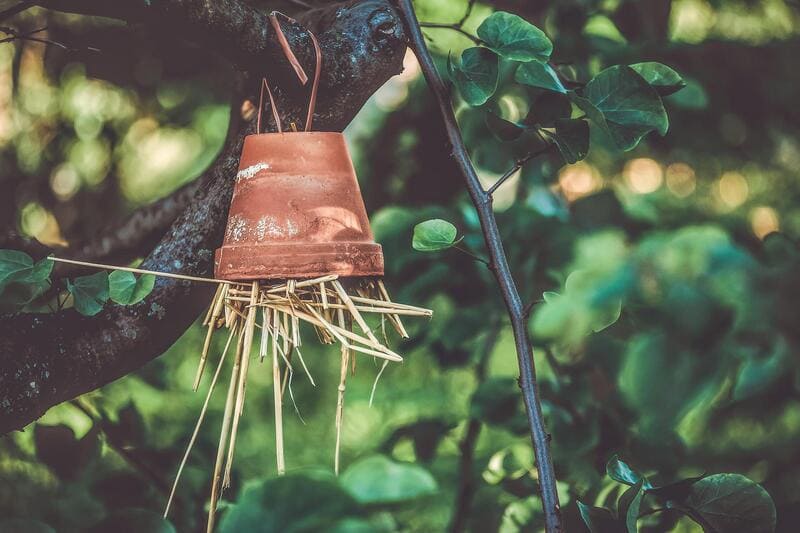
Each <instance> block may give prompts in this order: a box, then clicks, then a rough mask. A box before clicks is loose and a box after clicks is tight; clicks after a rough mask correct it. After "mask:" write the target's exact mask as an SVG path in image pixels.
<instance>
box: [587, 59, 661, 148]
mask: <svg viewBox="0 0 800 533" xmlns="http://www.w3.org/2000/svg"><path fill="white" fill-rule="evenodd" d="M583 96H584V97H585V98H582V97H577V98H574V97H573V102H574V103H575V104H576V105H577V106H578V107H580V108H581V109H582V110H583V111H584V112H585V113H586V114H587V116H588V117H589V118H590V119H591V120H592V121H593V122H595V123H596V124H597V125H598V126H600V127H601V128H602V129H604V130H605V131H607V132H608V133H609V135H610V136H611V138H612V140H613V141H614V143H615V144H616V145H617V146H618V147H619V148H621V149H623V150H626V151H627V150H631V149H633V148H635V147H636V145H638V144H639V142H640V141H641V140H642V137H644V136H645V135H647V134H648V133H649V132H651V131H657V132H658V133H659V134H661V135H665V134H666V133H667V130H668V129H669V119H668V118H667V112H666V111H665V110H664V104H663V103H662V102H661V98H660V97H659V96H658V93H657V92H656V91H655V89H653V88H652V87H650V85H649V84H648V83H647V82H646V81H645V80H644V78H642V77H641V76H639V75H638V74H637V73H636V72H635V71H634V70H633V69H631V68H630V67H628V66H625V65H616V66H613V67H610V68H607V69H605V70H603V71H602V72H600V73H599V74H598V75H597V76H595V77H594V78H592V80H591V81H589V83H588V84H586V87H585V88H584V90H583ZM587 103H588V104H591V105H587ZM598 113H599V114H601V115H602V119H601V118H600V117H599V116H598Z"/></svg>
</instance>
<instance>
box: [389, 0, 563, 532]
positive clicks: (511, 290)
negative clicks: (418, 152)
mask: <svg viewBox="0 0 800 533" xmlns="http://www.w3.org/2000/svg"><path fill="white" fill-rule="evenodd" d="M398 3H399V6H400V10H401V13H402V15H403V17H404V18H405V21H406V25H407V35H409V36H410V40H411V47H412V48H413V50H414V52H415V54H416V56H417V59H418V60H419V64H420V67H421V69H422V73H423V74H424V76H425V80H426V81H427V82H428V86H429V88H430V89H431V91H432V93H433V95H434V96H435V97H436V100H437V103H438V105H439V110H440V112H441V114H442V119H443V121H444V125H445V129H446V131H447V136H448V139H449V141H450V145H451V147H452V149H453V156H454V158H455V160H456V163H457V165H458V167H459V169H460V171H461V174H462V175H463V176H464V180H465V182H466V187H467V191H468V192H469V195H470V199H471V200H472V203H473V204H474V206H475V209H476V211H477V213H478V219H479V221H480V224H481V230H482V231H483V238H484V241H485V242H486V248H487V250H488V252H489V258H490V261H491V267H490V268H491V269H492V271H493V273H494V275H495V279H496V280H497V284H498V286H499V288H500V292H501V293H502V296H503V300H504V302H505V305H506V309H507V312H508V315H509V318H510V319H511V328H512V330H513V332H514V341H515V345H516V351H517V362H518V365H519V371H520V382H519V383H520V388H521V389H522V396H523V401H524V403H525V410H526V412H527V416H528V424H529V426H530V432H531V433H530V436H531V442H532V444H533V451H534V455H535V459H536V468H537V472H538V479H539V491H540V494H541V498H542V509H543V511H544V522H545V524H544V525H545V531H546V532H547V533H560V532H562V531H563V526H562V521H561V507H560V505H559V503H558V492H557V491H556V478H555V472H554V469H553V460H552V458H551V455H550V446H549V441H550V435H549V434H548V433H547V430H546V429H545V426H544V417H543V415H542V408H541V402H540V399H539V387H538V384H537V382H536V375H535V371H534V366H533V347H532V346H531V341H530V338H529V337H528V331H527V321H526V320H525V318H524V316H523V304H522V300H521V299H520V296H519V291H518V290H517V287H516V284H515V282H514V279H513V277H512V275H511V270H510V268H509V265H508V260H507V258H506V254H505V250H504V249H503V242H502V240H501V238H500V229H499V228H498V226H497V220H496V218H495V215H494V211H493V209H492V200H491V196H490V195H488V194H487V192H486V191H484V190H483V187H482V186H481V182H480V180H479V179H478V175H477V173H476V172H475V168H474V167H473V166H472V162H471V161H470V159H469V154H468V152H467V148H466V146H465V145H464V140H463V138H462V137H461V130H460V129H459V127H458V122H457V121H456V117H455V113H454V111H453V107H452V105H451V102H450V93H449V91H448V89H447V86H446V85H445V83H444V81H443V80H442V78H441V76H440V75H439V72H438V71H437V70H436V65H435V64H434V62H433V57H431V54H430V52H429V51H428V48H427V46H426V45H425V38H424V36H423V35H422V30H421V29H420V27H419V22H418V21H417V17H416V14H415V13H414V7H413V5H412V2H411V0H398Z"/></svg>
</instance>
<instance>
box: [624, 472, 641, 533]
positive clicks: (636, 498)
mask: <svg viewBox="0 0 800 533" xmlns="http://www.w3.org/2000/svg"><path fill="white" fill-rule="evenodd" d="M643 481H644V480H642V479H640V480H639V481H638V482H637V483H636V484H635V485H634V486H632V487H631V488H629V489H628V490H626V491H625V492H624V493H623V494H622V496H620V498H619V507H618V513H617V514H618V515H619V520H621V521H624V523H625V529H626V530H627V532H628V533H638V531H639V528H638V527H637V526H636V522H637V521H638V520H639V510H640V509H641V507H642V498H643V497H644V491H643V490H642V483H643Z"/></svg>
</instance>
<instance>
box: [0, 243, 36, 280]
mask: <svg viewBox="0 0 800 533" xmlns="http://www.w3.org/2000/svg"><path fill="white" fill-rule="evenodd" d="M32 267H33V259H31V256H29V255H28V254H26V253H24V252H20V251H17V250H0V287H1V286H2V285H3V283H4V282H5V281H6V280H7V279H9V278H11V277H13V276H14V275H15V274H18V273H20V272H24V271H25V270H27V269H29V268H32Z"/></svg>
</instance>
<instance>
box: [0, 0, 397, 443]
mask: <svg viewBox="0 0 800 533" xmlns="http://www.w3.org/2000/svg"><path fill="white" fill-rule="evenodd" d="M157 3H158V2H155V1H153V4H157ZM204 3H205V4H209V2H204ZM223 3H227V2H223ZM328 9H329V10H332V11H333V13H334V15H331V14H330V13H327V11H323V12H321V13H318V15H319V14H321V15H325V14H326V13H327V16H326V17H323V18H320V19H318V21H321V22H318V26H317V27H316V30H317V33H318V35H319V40H320V45H321V47H322V52H323V61H324V63H323V64H324V68H323V72H324V77H323V80H322V84H321V87H320V99H319V103H318V112H317V114H316V115H315V119H314V124H315V129H319V130H328V131H341V130H342V129H343V128H344V127H345V126H346V125H347V123H348V122H349V121H350V120H351V119H352V118H353V116H354V115H355V114H356V112H357V111H358V110H359V109H360V107H361V106H362V105H363V103H364V102H365V101H366V99H367V98H368V97H369V95H370V94H372V93H373V92H374V91H375V90H376V89H377V88H378V87H380V86H381V85H382V84H383V83H384V82H385V81H386V80H387V79H388V78H389V77H391V76H392V75H394V74H396V73H398V72H399V71H400V70H401V68H402V67H401V65H402V58H403V54H404V52H405V40H404V36H403V32H402V28H401V25H400V23H399V20H398V19H397V18H396V14H395V12H394V11H393V10H392V9H391V7H390V6H389V5H388V4H387V3H386V2H385V1H379V0H369V1H365V2H351V3H349V4H345V5H342V4H339V5H335V6H331V7H330V8H328ZM392 21H393V22H394V25H393V26H392V25H391V24H389V23H390V22H392ZM254 24H258V21H254ZM390 26H391V27H390ZM300 51H301V50H300V49H299V48H298V52H300ZM306 56H310V53H309V50H305V51H304V53H302V54H301V53H298V57H299V58H300V60H301V61H303V59H302V58H303V57H306ZM308 64H309V63H304V65H308ZM312 64H313V63H312ZM245 78H246V83H244V85H243V86H245V87H247V91H244V92H243V93H241V94H239V95H237V97H236V100H237V101H238V102H241V100H242V99H243V98H244V97H249V98H252V97H253V95H254V93H255V91H256V90H257V89H258V81H260V73H258V72H257V73H255V75H254V76H245ZM295 84H296V82H295ZM304 93H305V91H297V90H294V91H293V90H291V89H287V90H284V91H281V94H280V95H279V101H281V102H282V103H284V104H285V105H284V106H283V109H285V115H286V116H285V118H286V119H289V118H290V117H299V116H302V113H303V108H304V105H305V99H306V95H305V94H304ZM331 106H336V107H335V108H332V107H331ZM233 109H235V110H237V112H236V113H232V120H231V130H230V132H229V135H228V139H227V141H226V143H225V147H224V148H223V150H222V153H221V154H220V156H219V157H218V158H217V160H216V162H215V163H214V164H213V165H212V166H211V168H210V169H209V170H208V171H207V172H206V174H205V176H204V177H203V178H202V182H201V183H202V184H201V186H200V188H199V190H198V191H197V193H196V195H195V196H194V197H193V198H192V201H191V202H190V205H189V207H188V208H187V209H186V210H185V211H184V212H183V213H182V214H181V215H180V217H178V219H177V220H176V221H175V222H174V224H173V225H172V226H171V228H170V229H169V231H168V232H167V233H166V235H165V236H164V237H163V238H162V239H161V241H160V242H159V244H158V245H157V246H156V247H155V249H154V250H153V251H152V253H150V255H149V256H148V257H147V258H146V260H145V261H144V264H143V267H144V268H147V269H151V270H157V271H168V272H179V273H183V274H188V275H196V276H210V275H211V274H212V270H213V254H214V250H215V249H216V248H217V247H218V246H219V245H220V243H221V241H222V235H223V231H224V226H225V222H226V218H227V212H228V206H229V204H230V198H231V194H232V190H233V178H234V176H235V174H236V169H237V166H238V159H239V153H240V151H241V144H242V142H243V138H244V135H245V134H246V133H248V132H250V131H252V125H250V124H242V123H241V121H240V120H239V119H238V109H239V107H238V105H234V106H233ZM212 289H213V287H212ZM210 297H211V293H210V292H209V286H208V285H206V284H193V283H189V282H184V281H177V280H171V279H166V278H159V279H158V281H157V282H156V288H155V290H154V291H153V292H152V293H151V294H150V295H149V296H148V297H147V298H146V299H145V300H144V301H143V302H141V303H139V304H137V305H134V306H129V307H122V306H117V305H112V304H109V305H108V306H107V307H106V309H105V310H104V311H103V312H102V313H100V314H99V315H97V316H95V317H92V318H88V317H83V316H81V315H79V314H78V313H77V312H75V311H74V310H65V311H61V312H59V313H55V314H49V315H31V314H26V315H15V316H10V317H3V319H2V320H0V434H2V433H5V432H7V431H10V430H13V429H19V428H22V427H24V426H25V425H27V424H28V423H30V422H31V421H33V420H35V419H36V418H37V417H39V416H41V415H42V414H43V413H44V412H45V411H46V410H47V409H48V408H49V407H51V406H53V405H56V404H58V403H60V402H63V401H65V400H69V399H71V398H74V397H75V396H78V395H80V394H82V393H85V392H87V391H90V390H93V389H95V388H97V387H100V386H102V385H104V384H106V383H108V382H110V381H113V380H115V379H117V378H119V377H121V376H124V375H125V374H127V373H129V372H131V371H133V370H135V369H136V368H139V367H140V366H142V365H143V364H145V363H146V362H148V361H150V360H152V359H154V358H155V357H157V356H158V355H160V354H161V353H163V352H164V350H165V349H166V348H168V347H169V346H170V345H171V344H172V343H173V342H174V341H175V340H176V339H177V338H178V337H179V336H180V335H181V334H182V333H183V331H184V330H185V329H186V328H187V327H188V326H189V325H190V324H191V323H192V321H193V320H194V319H195V318H196V317H197V316H198V314H199V313H200V312H201V311H202V310H203V308H204V307H205V306H207V305H208V302H209V299H210Z"/></svg>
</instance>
